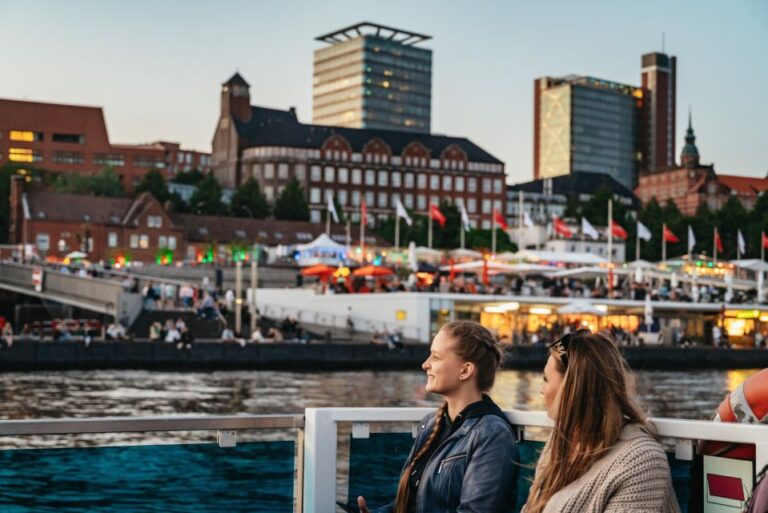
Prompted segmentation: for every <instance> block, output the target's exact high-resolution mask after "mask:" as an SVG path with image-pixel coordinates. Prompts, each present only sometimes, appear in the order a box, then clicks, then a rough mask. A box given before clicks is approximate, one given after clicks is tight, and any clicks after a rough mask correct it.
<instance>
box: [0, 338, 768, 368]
mask: <svg viewBox="0 0 768 513" xmlns="http://www.w3.org/2000/svg"><path fill="white" fill-rule="evenodd" d="M428 352H429V346H427V345H426V344H412V345H411V344H408V345H405V346H404V348H403V350H388V349H387V348H386V347H383V346H372V345H368V344H361V343H343V342H341V343H333V344H328V343H311V344H293V343H283V344H248V345H246V346H245V347H241V346H240V345H238V344H234V343H222V342H218V341H197V342H195V343H194V345H193V347H192V349H189V350H179V349H176V346H175V345H174V344H165V343H157V342H154V343H153V342H149V341H144V340H139V341H134V342H111V341H108V342H94V343H92V344H90V345H89V346H87V347H86V346H85V345H84V344H83V343H81V342H40V341H26V342H19V343H17V344H14V345H13V347H11V348H10V349H3V350H2V351H0V372H14V371H19V372H23V371H36V370H74V369H146V370H179V371H188V370H287V371H318V370H321V371H322V370H327V371H338V370H410V369H418V368H420V366H421V363H422V362H423V361H424V360H425V359H426V357H427V354H428ZM622 352H623V354H624V356H625V358H626V359H627V362H628V363H629V365H630V367H632V368H633V369H636V370H639V369H647V370H653V369H666V370H670V369H671V370H684V369H754V368H762V367H768V350H764V349H763V350H760V349H717V348H711V347H693V348H673V347H625V348H622ZM545 362H546V348H545V347H543V346H540V347H531V346H525V347H509V348H508V349H507V357H506V358H505V363H504V367H505V368H507V369H531V370H540V369H541V368H543V366H544V363H545Z"/></svg>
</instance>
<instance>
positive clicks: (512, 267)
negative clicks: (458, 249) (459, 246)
mask: <svg viewBox="0 0 768 513" xmlns="http://www.w3.org/2000/svg"><path fill="white" fill-rule="evenodd" d="M485 262H486V261H485V260H473V261H471V262H462V263H460V264H453V271H454V272H464V271H471V272H474V271H482V270H483V267H484V266H485ZM487 262H488V271H489V272H490V273H492V274H533V273H543V272H545V271H550V270H552V268H551V267H548V266H545V265H535V264H505V263H503V262H498V261H496V260H488V261H487ZM440 270H441V271H450V270H451V266H450V265H444V266H442V267H440Z"/></svg>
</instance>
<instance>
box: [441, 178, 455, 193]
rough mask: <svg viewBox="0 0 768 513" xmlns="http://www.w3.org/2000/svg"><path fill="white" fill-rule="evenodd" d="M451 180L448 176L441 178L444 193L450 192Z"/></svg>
mask: <svg viewBox="0 0 768 513" xmlns="http://www.w3.org/2000/svg"><path fill="white" fill-rule="evenodd" d="M452 182H453V179H452V178H451V177H450V176H444V177H443V190H444V191H450V190H451V189H452V188H453V187H452V185H453V183H452Z"/></svg>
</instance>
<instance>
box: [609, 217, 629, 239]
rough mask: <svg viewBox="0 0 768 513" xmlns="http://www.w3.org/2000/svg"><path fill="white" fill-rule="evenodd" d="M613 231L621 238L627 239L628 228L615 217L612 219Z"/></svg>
mask: <svg viewBox="0 0 768 513" xmlns="http://www.w3.org/2000/svg"><path fill="white" fill-rule="evenodd" d="M611 233H612V234H613V235H614V236H615V237H618V238H620V239H621V240H627V230H625V229H624V228H623V227H622V226H621V225H620V224H619V223H617V222H616V221H614V220H613V219H611Z"/></svg>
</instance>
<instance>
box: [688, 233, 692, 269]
mask: <svg viewBox="0 0 768 513" xmlns="http://www.w3.org/2000/svg"><path fill="white" fill-rule="evenodd" d="M691 231H692V230H691V225H690V224H689V225H688V264H690V263H691V262H692V260H691V256H692V255H691V249H692V248H691Z"/></svg>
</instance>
